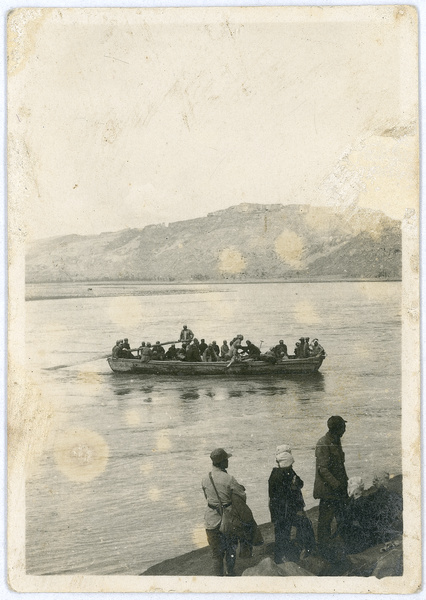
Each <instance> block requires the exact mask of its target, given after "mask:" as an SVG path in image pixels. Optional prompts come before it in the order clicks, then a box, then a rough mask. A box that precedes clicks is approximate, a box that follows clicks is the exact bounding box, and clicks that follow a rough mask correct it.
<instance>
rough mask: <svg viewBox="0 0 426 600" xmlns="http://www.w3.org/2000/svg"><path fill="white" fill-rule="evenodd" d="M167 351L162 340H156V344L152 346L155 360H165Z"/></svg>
mask: <svg viewBox="0 0 426 600" xmlns="http://www.w3.org/2000/svg"><path fill="white" fill-rule="evenodd" d="M165 353H166V351H165V350H164V348H163V346H162V345H161V344H160V342H155V344H154V346H153V347H152V358H153V360H164V355H165Z"/></svg>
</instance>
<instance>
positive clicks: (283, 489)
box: [268, 444, 315, 563]
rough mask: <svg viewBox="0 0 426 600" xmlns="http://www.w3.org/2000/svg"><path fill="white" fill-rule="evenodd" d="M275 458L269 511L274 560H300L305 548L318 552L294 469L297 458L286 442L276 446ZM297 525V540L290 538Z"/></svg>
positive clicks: (271, 477) (279, 561)
mask: <svg viewBox="0 0 426 600" xmlns="http://www.w3.org/2000/svg"><path fill="white" fill-rule="evenodd" d="M275 460H276V462H277V464H278V467H274V468H273V469H272V472H271V475H270V477H269V482H268V491H269V510H270V513H271V521H272V522H273V524H274V531H275V550H274V561H275V562H276V563H281V562H283V561H285V560H290V561H295V560H296V561H297V560H298V559H299V556H300V553H301V551H302V550H304V551H305V553H307V554H309V553H313V552H314V551H315V536H314V531H313V529H312V524H311V522H310V520H309V519H308V517H307V516H306V514H305V511H304V508H305V502H304V500H303V496H302V492H301V489H302V487H303V481H302V480H301V479H300V477H299V476H298V475H297V474H296V473H295V471H294V470H293V466H292V465H293V463H294V458H293V455H292V453H291V448H290V446H288V445H287V444H282V445H280V446H277V449H276V451H275ZM293 526H294V527H296V540H295V543H294V544H293V543H292V541H291V528H292V527H293Z"/></svg>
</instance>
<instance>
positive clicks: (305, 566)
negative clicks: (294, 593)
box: [141, 475, 402, 578]
mask: <svg viewBox="0 0 426 600" xmlns="http://www.w3.org/2000/svg"><path fill="white" fill-rule="evenodd" d="M389 490H390V491H391V492H396V493H398V494H400V495H402V476H401V475H398V476H396V477H394V478H392V479H391V480H390V483H389ZM307 515H308V516H309V518H310V520H311V522H312V525H313V528H314V531H315V533H316V530H317V524H318V506H315V507H313V508H311V509H310V510H308V511H307ZM260 530H261V532H262V535H263V539H264V544H263V545H262V546H257V547H254V548H253V556H252V557H250V558H242V557H238V558H237V563H236V567H235V573H236V575H237V576H284V577H285V576H295V575H300V576H309V575H316V576H328V577H336V576H339V577H342V576H347V577H348V576H349V577H350V576H353V577H369V576H376V577H379V578H381V577H389V576H398V575H402V536H401V535H397V536H395V537H394V538H393V539H392V540H390V541H389V542H388V543H387V544H383V543H382V544H379V545H377V546H373V547H371V548H368V549H367V550H364V551H363V552H360V553H358V554H352V555H346V556H344V557H343V556H342V558H341V560H339V561H337V562H335V563H333V564H332V563H329V562H327V561H325V560H323V559H321V558H313V557H306V558H304V559H302V560H299V561H298V562H297V563H290V562H288V563H284V564H281V565H276V564H275V563H274V562H273V556H274V528H273V525H272V523H264V524H263V525H260ZM141 575H143V576H144V575H151V576H152V575H156V576H212V575H213V571H212V560H211V551H210V548H209V547H208V546H206V547H204V548H200V549H199V550H193V551H192V552H187V553H186V554H182V555H181V556H177V557H175V558H171V559H168V560H165V561H162V562H161V563H158V564H157V565H153V566H152V567H150V568H149V569H147V570H146V571H145V572H143V573H141Z"/></svg>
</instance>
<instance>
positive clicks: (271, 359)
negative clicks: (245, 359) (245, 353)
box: [259, 347, 277, 365]
mask: <svg viewBox="0 0 426 600" xmlns="http://www.w3.org/2000/svg"><path fill="white" fill-rule="evenodd" d="M259 360H262V361H263V362H268V363H271V364H273V365H274V364H275V363H276V362H277V357H276V356H275V352H274V348H273V347H272V348H269V350H267V352H265V353H264V354H260V355H259Z"/></svg>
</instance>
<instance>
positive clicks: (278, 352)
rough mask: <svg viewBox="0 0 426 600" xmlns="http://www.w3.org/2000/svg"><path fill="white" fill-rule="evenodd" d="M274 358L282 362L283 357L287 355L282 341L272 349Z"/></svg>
mask: <svg viewBox="0 0 426 600" xmlns="http://www.w3.org/2000/svg"><path fill="white" fill-rule="evenodd" d="M274 352H275V356H276V357H277V358H278V359H279V360H282V359H283V358H284V357H288V354H287V346H286V345H285V344H284V340H280V341H279V344H277V345H276V346H275V348H274Z"/></svg>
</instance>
